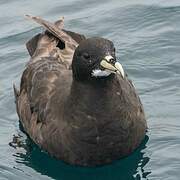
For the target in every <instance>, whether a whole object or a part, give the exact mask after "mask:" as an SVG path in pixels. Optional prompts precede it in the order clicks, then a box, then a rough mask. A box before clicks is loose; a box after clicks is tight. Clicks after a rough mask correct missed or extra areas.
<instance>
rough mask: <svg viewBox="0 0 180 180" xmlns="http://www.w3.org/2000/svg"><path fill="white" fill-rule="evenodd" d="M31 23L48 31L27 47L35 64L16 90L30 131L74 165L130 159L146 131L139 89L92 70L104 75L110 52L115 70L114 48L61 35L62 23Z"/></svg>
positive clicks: (50, 150)
mask: <svg viewBox="0 0 180 180" xmlns="http://www.w3.org/2000/svg"><path fill="white" fill-rule="evenodd" d="M28 17H30V16H28ZM30 18H31V19H34V20H35V21H36V22H38V23H40V24H41V25H43V26H44V27H45V28H46V31H45V32H44V33H41V34H39V35H37V36H35V37H34V38H32V39H31V40H30V41H29V42H28V43H27V48H28V51H29V54H30V56H31V59H30V61H29V62H28V64H27V66H26V69H25V71H24V72H23V75H22V79H21V85H20V91H18V90H17V89H16V88H14V90H15V97H16V107H17V113H18V115H19V118H20V121H21V123H22V125H23V127H24V130H25V132H26V133H27V134H28V135H29V136H30V137H31V138H32V139H33V141H34V142H35V143H36V144H38V146H39V147H41V148H42V149H44V150H45V151H47V152H48V153H49V154H51V155H52V156H55V157H56V158H59V159H62V160H64V161H65V162H68V163H70V164H78V165H83V166H94V165H100V164H105V163H110V162H112V160H115V159H118V158H121V157H123V156H126V155H128V154H130V153H131V152H132V151H133V150H134V149H135V148H136V147H137V146H138V145H139V144H140V142H141V141H142V139H143V138H144V135H145V131H146V121H145V116H144V111H143V106H142V104H141V102H140V99H139V97H138V96H137V94H136V91H135V88H134V86H133V85H132V83H131V81H130V80H128V79H127V76H126V75H125V76H124V78H123V75H121V74H117V73H116V71H114V72H112V70H111V71H108V72H111V74H110V73H109V74H110V75H109V74H108V72H106V73H105V74H106V75H107V74H108V75H107V77H106V76H105V77H104V76H102V77H101V76H100V77H96V76H95V77H92V76H91V75H92V74H93V72H94V71H93V68H95V70H96V69H97V68H99V69H98V72H99V71H101V72H103V73H104V72H105V68H104V67H105V66H104V65H103V66H101V65H100V64H101V62H102V61H101V62H100V60H101V59H102V58H103V56H104V55H107V52H108V53H111V55H112V59H108V61H107V62H108V63H109V64H111V65H113V67H114V66H115V65H116V59H115V53H114V45H113V43H112V42H111V41H109V40H106V39H102V38H90V39H86V38H85V36H83V35H80V34H77V33H73V32H70V31H66V30H62V28H63V20H60V21H57V22H56V23H55V24H52V23H49V22H47V21H44V20H42V19H41V18H37V17H30ZM79 44H80V45H79ZM88 48H89V49H88ZM74 51H75V53H74ZM73 55H74V57H73ZM72 59H73V67H71V65H72ZM104 62H105V61H104ZM107 62H106V63H107ZM83 63H84V65H82V64H83ZM72 68H73V72H72ZM84 68H85V69H86V71H85V70H84Z"/></svg>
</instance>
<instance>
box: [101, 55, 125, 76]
mask: <svg viewBox="0 0 180 180" xmlns="http://www.w3.org/2000/svg"><path fill="white" fill-rule="evenodd" d="M112 59H114V58H113V57H112V56H106V57H105V58H104V59H103V60H102V61H101V62H100V65H101V67H102V68H104V69H105V70H107V71H110V72H111V73H117V74H121V75H122V77H123V78H124V69H123V67H122V65H121V64H120V63H119V62H115V63H112V62H111V60H112Z"/></svg>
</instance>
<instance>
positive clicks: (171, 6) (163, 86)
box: [0, 0, 180, 180]
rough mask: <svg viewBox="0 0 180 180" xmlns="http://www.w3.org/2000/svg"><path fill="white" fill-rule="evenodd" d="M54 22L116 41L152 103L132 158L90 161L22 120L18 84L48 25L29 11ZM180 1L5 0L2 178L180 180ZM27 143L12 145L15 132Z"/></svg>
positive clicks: (0, 51) (0, 59)
mask: <svg viewBox="0 0 180 180" xmlns="http://www.w3.org/2000/svg"><path fill="white" fill-rule="evenodd" d="M27 13H28V14H32V15H38V16H42V17H44V18H46V19H48V20H51V21H54V20H57V19H58V18H60V17H61V16H65V27H66V28H67V29H70V30H72V31H77V32H80V33H82V34H85V35H87V36H103V37H105V38H109V39H111V40H112V41H113V42H114V43H115V45H116V51H117V58H118V59H119V61H120V62H121V63H122V64H123V66H124V69H125V71H126V72H127V73H128V74H129V77H130V78H131V79H132V80H133V82H134V84H135V86H136V88H137V89H138V92H139V94H140V97H141V100H142V102H143V104H144V107H145V111H146V116H147V122H148V127H149V130H148V133H147V136H146V138H145V140H144V141H143V143H142V145H141V146H140V147H139V148H138V149H137V150H136V151H135V152H134V153H133V154H132V155H130V156H129V157H127V158H124V159H121V160H118V161H115V162H114V163H113V164H111V165H106V166H103V167H97V168H82V167H74V166H70V165H67V164H65V163H63V162H61V161H58V160H56V159H53V158H51V157H49V156H48V155H47V154H46V153H44V152H41V150H40V149H39V148H37V147H36V145H34V144H33V143H32V142H31V141H30V139H28V138H27V137H26V135H25V134H23V133H22V132H21V130H20V127H19V122H18V117H17V114H16V110H15V104H14V96H13V91H12V84H13V83H16V84H18V83H19V79H20V76H21V73H22V71H23V69H24V66H25V63H26V62H27V61H28V60H29V56H28V53H27V51H26V48H25V43H26V41H27V40H28V39H29V38H31V37H32V36H33V35H34V34H36V33H38V32H40V31H41V30H42V29H41V28H40V27H38V25H36V24H34V23H32V22H29V21H28V20H26V19H25V18H24V14H27ZM179 19H180V1H179V0H171V1H167V0H146V1H144V0H131V1H127V0H121V1H118V0H111V1H107V0H104V1H102V0H99V1H97V0H96V1H95V0H86V1H83V0H62V1H58V0H54V1H50V0H38V1H37V0H36V1H35V0H31V1H25V0H0V180H5V179H8V180H11V179H12V180H16V179H17V180H21V179H22V180H24V179H27V180H29V179H33V180H36V179H43V180H44V179H48V180H49V179H59V180H73V179H74V180H81V179H82V180H83V179H87V180H144V179H149V180H151V179H152V180H179V179H180V171H179V169H180V133H179V132H180V120H179V117H180V21H179ZM18 134H19V135H20V136H22V137H21V141H22V142H23V146H22V147H20V148H16V149H15V148H12V147H11V146H9V142H10V141H12V139H13V135H18Z"/></svg>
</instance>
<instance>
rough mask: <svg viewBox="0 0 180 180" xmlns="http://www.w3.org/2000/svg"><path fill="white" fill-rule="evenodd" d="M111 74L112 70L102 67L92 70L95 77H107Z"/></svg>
mask: <svg viewBox="0 0 180 180" xmlns="http://www.w3.org/2000/svg"><path fill="white" fill-rule="evenodd" d="M110 74H111V72H108V71H102V70H100V69H95V70H93V72H92V76H93V77H107V76H109V75H110Z"/></svg>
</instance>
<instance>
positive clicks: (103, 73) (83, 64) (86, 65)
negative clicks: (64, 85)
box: [72, 38, 124, 80]
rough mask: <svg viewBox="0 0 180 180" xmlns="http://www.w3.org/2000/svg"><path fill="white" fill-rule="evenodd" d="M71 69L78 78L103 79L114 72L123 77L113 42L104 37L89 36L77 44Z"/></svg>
mask: <svg viewBox="0 0 180 180" xmlns="http://www.w3.org/2000/svg"><path fill="white" fill-rule="evenodd" d="M72 71H73V76H74V77H75V78H76V79H78V80H87V79H102V78H103V79H104V78H108V77H111V76H114V75H115V74H116V73H117V74H120V75H121V76H122V78H124V70H123V68H122V65H121V64H120V63H119V62H117V61H116V55H115V47H114V44H113V42H111V41H110V40H107V39H104V38H89V39H86V40H84V41H82V42H81V43H80V44H79V46H78V47H77V48H76V50H75V52H74V56H73V61H72Z"/></svg>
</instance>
